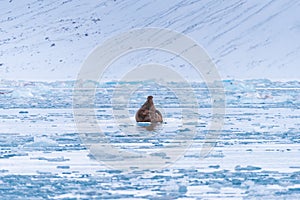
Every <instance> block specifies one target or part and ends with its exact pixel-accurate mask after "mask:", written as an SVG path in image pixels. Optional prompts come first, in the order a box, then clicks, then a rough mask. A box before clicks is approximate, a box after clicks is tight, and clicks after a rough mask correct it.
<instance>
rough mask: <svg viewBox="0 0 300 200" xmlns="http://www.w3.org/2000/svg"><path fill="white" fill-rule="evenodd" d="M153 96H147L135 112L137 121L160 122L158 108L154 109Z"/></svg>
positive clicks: (161, 119)
mask: <svg viewBox="0 0 300 200" xmlns="http://www.w3.org/2000/svg"><path fill="white" fill-rule="evenodd" d="M152 99H153V97H152V96H148V98H147V101H146V102H145V103H144V104H143V105H142V107H141V108H140V109H139V110H138V111H137V113H136V114H135V120H136V121H137V122H162V121H163V118H162V115H161V113H160V112H159V110H156V108H155V106H154V103H153V100H152Z"/></svg>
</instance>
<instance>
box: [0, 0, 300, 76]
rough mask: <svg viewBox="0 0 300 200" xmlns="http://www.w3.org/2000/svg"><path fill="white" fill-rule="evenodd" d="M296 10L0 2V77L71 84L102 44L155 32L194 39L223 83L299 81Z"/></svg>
mask: <svg viewBox="0 0 300 200" xmlns="http://www.w3.org/2000/svg"><path fill="white" fill-rule="evenodd" d="M299 10H300V2H299V1H298V0H286V1H283V0H267V1H259V0H255V1H247V0H228V1H222V0H204V1H199V0H181V1H179V0H164V1H159V0H153V1H147V0H114V1H112V0H105V1H80V0H65V1H55V0H49V1H43V0H27V1H15V0H10V1H9V0H0V74H1V76H0V78H2V79H31V80H60V79H75V78H76V76H77V74H78V72H79V70H80V67H81V64H82V62H83V61H84V60H85V58H86V57H87V56H88V54H89V53H90V52H91V51H92V50H93V49H94V48H95V47H96V46H97V45H99V44H101V43H102V42H103V41H105V40H106V39H108V38H110V37H112V36H115V35H117V34H118V33H121V32H124V31H127V30H130V29H132V28H142V27H161V28H168V29H172V30H175V31H179V32H181V33H184V34H186V35H187V36H190V37H192V38H193V39H194V40H196V41H197V42H198V43H199V44H200V45H201V46H203V47H204V48H205V49H206V50H207V52H208V54H209V55H210V56H211V57H212V58H213V60H214V61H215V63H216V64H217V67H218V70H219V72H220V74H221V76H222V78H235V79H252V78H269V79H281V80H282V79H297V80H298V79H299V78H300V73H299V70H297V69H298V67H299V66H300V59H299V57H300V43H299V41H300V14H299ZM162 62H163V61H162ZM162 64H164V63H162Z"/></svg>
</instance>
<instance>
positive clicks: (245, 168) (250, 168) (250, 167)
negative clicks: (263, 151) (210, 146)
mask: <svg viewBox="0 0 300 200" xmlns="http://www.w3.org/2000/svg"><path fill="white" fill-rule="evenodd" d="M235 170H236V171H242V170H245V171H253V170H261V168H260V167H255V166H251V165H248V166H247V167H241V166H240V165H237V166H236V167H235Z"/></svg>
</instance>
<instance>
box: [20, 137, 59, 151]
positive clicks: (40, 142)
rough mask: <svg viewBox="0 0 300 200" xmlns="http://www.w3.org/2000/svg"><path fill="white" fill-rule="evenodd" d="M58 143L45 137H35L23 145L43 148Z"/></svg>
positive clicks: (54, 145) (55, 145)
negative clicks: (32, 140)
mask: <svg viewBox="0 0 300 200" xmlns="http://www.w3.org/2000/svg"><path fill="white" fill-rule="evenodd" d="M57 146H58V143H57V142H55V141H53V140H50V139H47V138H35V139H34V142H30V143H27V144H25V145H24V147H32V148H35V149H36V148H38V149H43V148H45V147H57Z"/></svg>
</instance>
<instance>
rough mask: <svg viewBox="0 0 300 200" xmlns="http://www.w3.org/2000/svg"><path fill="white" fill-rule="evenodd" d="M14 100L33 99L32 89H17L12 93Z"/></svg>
mask: <svg viewBox="0 0 300 200" xmlns="http://www.w3.org/2000/svg"><path fill="white" fill-rule="evenodd" d="M11 97H12V98H16V99H19V98H33V97H34V95H33V94H32V92H31V90H30V89H27V88H22V89H16V90H14V91H13V92H12V93H11Z"/></svg>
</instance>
